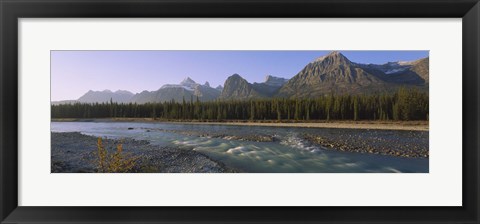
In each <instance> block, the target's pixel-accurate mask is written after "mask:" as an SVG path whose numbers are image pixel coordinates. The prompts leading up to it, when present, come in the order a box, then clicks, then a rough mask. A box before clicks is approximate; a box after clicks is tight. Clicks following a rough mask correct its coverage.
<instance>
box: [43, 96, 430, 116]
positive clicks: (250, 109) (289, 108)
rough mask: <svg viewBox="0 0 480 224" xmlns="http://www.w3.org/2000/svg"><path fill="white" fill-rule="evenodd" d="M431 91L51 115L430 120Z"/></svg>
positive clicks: (84, 108) (77, 107)
mask: <svg viewBox="0 0 480 224" xmlns="http://www.w3.org/2000/svg"><path fill="white" fill-rule="evenodd" d="M428 102H429V100H428V93H425V92H422V91H418V90H416V89H407V88H399V89H398V91H397V92H395V93H393V94H387V93H384V94H375V95H333V94H330V95H327V96H322V97H317V98H312V99H283V98H274V99H252V100H216V101H210V102H200V101H199V100H198V98H196V99H193V97H192V98H190V99H189V100H185V99H183V101H182V102H175V101H173V100H172V101H170V102H164V103H146V104H136V103H127V104H123V103H115V102H109V103H94V104H89V103H75V104H62V105H52V106H51V109H52V111H51V114H52V118H122V117H124V118H147V117H148V118H153V119H168V120H217V121H221V120H279V121H280V120H296V121H298V120H302V121H306V120H428Z"/></svg>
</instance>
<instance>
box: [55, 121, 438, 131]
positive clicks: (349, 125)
mask: <svg viewBox="0 0 480 224" xmlns="http://www.w3.org/2000/svg"><path fill="white" fill-rule="evenodd" d="M52 121H54V122H148V123H150V122H151V123H172V124H195V125H233V126H264V127H265V126H266V127H299V128H339V129H366V130H368V129H372V130H398V131H400V130H403V131H428V130H429V123H428V121H312V122H276V121H255V122H250V121H224V122H217V121H173V120H153V119H151V118H92V119H81V118H59V119H52Z"/></svg>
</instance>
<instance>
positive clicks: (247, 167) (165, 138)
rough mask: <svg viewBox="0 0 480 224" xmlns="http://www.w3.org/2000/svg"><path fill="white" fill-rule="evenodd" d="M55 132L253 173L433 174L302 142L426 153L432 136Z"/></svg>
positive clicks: (131, 128)
mask: <svg viewBox="0 0 480 224" xmlns="http://www.w3.org/2000/svg"><path fill="white" fill-rule="evenodd" d="M51 131H52V132H81V133H82V134H86V135H91V136H97V137H100V136H101V137H109V138H133V139H137V140H148V141H149V142H150V143H151V144H153V145H158V146H169V147H177V148H182V149H187V150H196V151H199V152H201V153H204V154H206V155H208V156H209V157H211V158H213V159H214V160H217V161H220V162H222V163H224V164H225V165H227V166H229V167H233V168H235V169H238V170H240V171H242V172H249V173H250V172H252V173H307V172H309V173H311V172H314V173H365V172H373V173H390V172H395V173H405V172H407V173H411V172H414V173H428V172H429V160H428V158H402V157H395V156H386V155H376V154H370V153H355V152H343V151H337V150H332V149H326V148H323V147H322V146H319V145H315V144H312V143H310V142H308V141H306V140H305V139H303V138H302V137H301V136H302V135H303V134H315V135H322V136H329V137H330V138H335V137H336V138H346V137H348V138H354V139H360V140H362V141H363V140H365V141H366V142H369V144H377V143H378V144H380V143H381V144H388V145H389V147H396V146H398V145H400V144H402V145H405V144H412V145H417V146H420V147H426V148H427V149H428V132H418V131H417V132H415V131H394V130H357V129H329V128H297V127H295V128H282V127H261V126H233V125H209V124H182V123H143V122H52V123H51ZM242 136H273V139H274V141H270V142H268V141H267V142H261V141H260V142H257V141H254V140H251V139H250V140H249V139H248V138H241V137H242ZM246 139H247V140H246ZM159 148H160V147H159Z"/></svg>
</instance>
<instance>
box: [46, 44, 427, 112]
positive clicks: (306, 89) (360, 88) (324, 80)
mask: <svg viewBox="0 0 480 224" xmlns="http://www.w3.org/2000/svg"><path fill="white" fill-rule="evenodd" d="M428 84H429V58H428V57H427V58H422V59H419V60H415V61H408V62H405V61H398V62H388V63H385V64H361V63H355V62H352V61H350V60H349V59H348V58H347V57H345V56H344V55H343V54H341V53H340V52H338V51H333V52H331V53H329V54H327V55H325V56H322V57H319V58H316V59H315V60H313V61H312V62H310V63H308V64H307V65H306V66H305V67H304V68H303V69H302V70H301V71H300V72H298V73H297V74H296V75H295V76H293V77H292V78H291V79H285V78H279V77H274V76H271V75H268V76H266V78H265V81H264V82H261V83H256V82H255V83H249V82H248V81H247V80H245V79H244V78H243V77H242V76H240V75H239V74H233V75H231V76H230V77H228V78H227V79H226V80H225V83H224V85H223V87H222V86H221V85H219V86H217V87H216V88H212V87H211V86H210V84H209V83H208V82H206V83H205V84H199V83H196V82H195V81H194V80H192V79H191V78H189V77H187V78H185V79H184V80H183V81H182V82H180V83H179V84H166V85H163V86H162V87H161V88H159V89H158V90H155V91H143V92H140V93H137V94H133V93H131V92H129V91H125V90H119V91H115V92H112V91H110V90H104V91H91V90H90V91H88V92H87V93H85V94H84V95H83V96H81V97H80V98H79V99H77V100H69V101H57V102H52V104H61V103H74V102H82V103H95V102H99V103H101V102H109V101H110V100H111V101H113V102H118V103H129V102H132V103H139V104H142V103H148V102H165V101H171V100H175V101H176V102H181V101H182V100H183V99H185V100H187V101H190V100H191V99H194V100H196V99H197V98H198V100H200V101H212V100H217V99H219V100H229V99H238V100H242V99H243V100H244V99H252V98H272V97H284V98H302V97H316V96H322V95H326V94H331V93H335V94H362V93H366V94H368V93H375V92H392V91H395V90H396V89H397V88H399V87H401V86H411V87H417V88H419V89H423V90H425V91H428Z"/></svg>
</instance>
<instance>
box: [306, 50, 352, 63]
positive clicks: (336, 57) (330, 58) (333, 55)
mask: <svg viewBox="0 0 480 224" xmlns="http://www.w3.org/2000/svg"><path fill="white" fill-rule="evenodd" d="M318 62H321V63H324V64H328V65H338V64H344V63H348V64H350V63H351V61H350V60H348V58H347V57H345V55H343V54H342V53H340V52H339V51H332V52H330V53H329V54H327V55H324V56H321V57H318V58H317V59H315V60H314V61H313V63H318Z"/></svg>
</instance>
